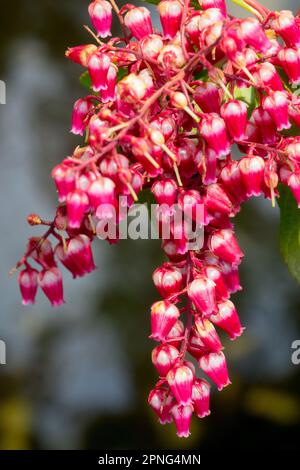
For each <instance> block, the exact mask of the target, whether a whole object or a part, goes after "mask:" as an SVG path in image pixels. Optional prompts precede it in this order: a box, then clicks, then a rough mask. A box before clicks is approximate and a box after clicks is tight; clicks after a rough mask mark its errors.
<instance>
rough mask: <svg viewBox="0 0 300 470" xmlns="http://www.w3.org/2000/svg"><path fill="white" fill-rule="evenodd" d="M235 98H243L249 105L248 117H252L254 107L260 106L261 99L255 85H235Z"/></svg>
mask: <svg viewBox="0 0 300 470" xmlns="http://www.w3.org/2000/svg"><path fill="white" fill-rule="evenodd" d="M233 94H234V98H235V99H236V100H241V101H244V102H245V103H246V105H247V106H248V118H250V116H251V114H252V111H253V110H254V108H256V107H257V106H259V101H258V97H257V92H256V90H255V88H254V87H253V86H250V87H242V88H239V87H237V86H236V87H235V88H234V93H233Z"/></svg>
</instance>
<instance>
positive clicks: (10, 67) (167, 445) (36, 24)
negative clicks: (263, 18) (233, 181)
mask: <svg viewBox="0 0 300 470" xmlns="http://www.w3.org/2000/svg"><path fill="white" fill-rule="evenodd" d="M264 3H265V4H268V5H269V6H270V7H272V8H273V9H276V8H281V9H282V8H284V9H287V8H288V7H289V8H293V9H294V10H296V8H297V6H298V0H294V1H285V2H283V0H282V1H279V0H277V1H276V2H274V1H271V0H268V1H267V0H264ZM88 4H89V2H88V0H63V1H60V2H58V1H56V0H14V1H13V2H12V1H8V0H1V20H0V21H1V28H0V79H1V80H4V81H5V82H6V85H7V104H6V105H1V106H0V155H1V171H0V187H1V191H2V197H1V198H2V204H1V219H0V220H1V231H0V237H1V241H0V246H1V292H0V296H1V297H0V298H1V309H0V340H4V341H5V342H6V345H7V364H6V365H1V366H0V449H97V448H98V449H99V448H100V449H106V448H107V449H122V450H123V449H177V448H178V449H201V450H216V449H217V450H225V449H226V450H227V451H228V450H231V449H232V450H235V449H252V450H256V449H266V448H268V447H272V448H274V449H287V450H288V449H296V447H297V445H299V431H300V425H299V423H300V419H299V414H300V407H299V404H300V398H299V386H300V380H299V377H300V376H299V371H300V365H299V366H296V365H293V364H292V361H291V354H292V349H291V344H292V342H293V341H294V340H297V339H300V316H299V310H300V309H299V307H300V298H299V287H298V286H297V284H296V283H295V282H294V281H293V279H292V278H291V277H290V275H289V273H288V271H287V268H286V266H285V265H284V264H283V261H282V259H281V257H280V254H279V252H278V210H277V209H272V208H271V205H270V203H269V202H267V201H264V200H257V201H254V202H252V203H249V204H247V205H246V206H244V208H243V211H242V213H241V214H240V215H239V217H238V220H237V232H238V236H239V240H240V244H241V246H242V248H243V249H244V251H245V252H246V257H245V260H244V263H243V265H242V271H241V277H242V282H243V285H244V291H243V292H242V293H240V294H238V295H235V298H234V299H233V300H234V301H235V302H236V304H237V306H238V309H239V313H240V316H241V319H242V322H243V324H244V326H246V332H245V334H244V336H243V337H241V338H240V339H239V340H237V341H236V342H234V343H230V342H229V341H225V346H226V355H227V357H228V362H229V370H230V375H231V380H232V386H230V387H228V388H227V389H225V390H224V391H223V392H222V393H214V394H213V397H212V414H211V416H210V417H209V418H206V419H205V420H202V421H199V420H198V421H197V420H196V419H195V421H193V424H192V436H191V438H190V439H188V440H179V439H178V438H177V437H176V434H175V429H174V427H173V426H172V425H171V426H168V427H162V426H160V425H159V424H158V423H157V422H156V418H155V416H154V414H152V412H151V410H149V409H148V406H147V403H146V402H147V395H148V391H149V390H150V388H151V387H152V386H153V384H154V383H155V380H156V373H155V371H154V370H153V368H152V365H151V359H150V352H151V348H152V346H153V344H152V343H151V341H149V340H148V339H147V336H148V334H149V306H150V305H151V303H152V302H153V301H154V300H156V299H157V294H156V292H155V290H154V288H153V286H152V282H151V274H152V271H153V269H154V268H155V267H156V266H157V265H158V264H159V263H161V261H162V255H161V252H160V248H159V243H158V242H157V241H147V242H145V241H143V242H142V241H138V242H132V241H129V240H128V241H122V242H121V243H120V244H119V245H118V246H113V247H110V246H108V245H107V244H105V243H104V242H100V241H99V242H96V243H95V246H94V252H95V257H96V260H97V265H98V267H99V269H98V270H97V271H96V272H94V273H93V274H92V275H91V276H88V277H87V278H84V279H82V280H79V281H73V280H71V278H70V276H69V275H68V273H65V292H66V300H67V303H66V305H65V306H64V307H62V308H60V309H58V310H52V309H51V308H50V307H49V306H48V304H47V301H46V300H45V299H44V298H43V297H42V296H40V297H39V298H38V302H37V305H36V306H35V307H32V308H27V309H25V308H23V307H22V306H21V303H20V299H19V293H18V286H17V277H16V276H15V277H14V278H9V277H8V274H7V273H8V271H9V269H10V268H11V267H12V266H13V265H14V263H15V262H16V260H17V259H18V258H19V257H20V256H21V255H22V252H23V250H24V244H25V243H26V239H27V237H28V236H30V235H32V234H33V233H36V234H38V233H39V232H38V229H37V230H36V231H34V230H31V229H30V228H29V227H28V226H27V224H26V219H25V218H26V215H27V214H28V213H31V212H37V213H40V214H41V215H43V217H44V218H47V217H49V218H50V217H51V216H52V214H53V211H54V209H55V206H56V194H55V190H54V186H53V184H52V181H51V178H50V176H49V173H50V170H51V168H52V167H53V166H54V165H55V164H56V163H58V162H59V161H60V160H61V159H62V158H64V157H65V156H66V155H68V153H69V152H71V151H72V149H73V147H74V146H76V145H78V144H79V143H80V141H79V139H77V138H75V137H74V136H72V135H71V134H70V133H69V129H70V117H71V110H72V104H73V102H74V101H75V100H76V99H77V98H78V97H81V96H84V94H85V90H84V89H82V88H81V87H80V85H79V82H78V76H79V75H80V73H81V69H80V67H79V66H76V65H74V64H71V63H70V62H68V61H67V60H66V59H65V58H64V51H65V49H66V48H67V47H68V46H72V45H78V44H81V43H86V42H88V41H90V38H89V37H88V35H87V33H86V32H85V30H84V29H83V27H82V24H86V23H88V21H89V19H88V14H87V6H88ZM118 4H121V2H118ZM151 8H152V7H151ZM231 10H232V11H235V12H237V11H239V13H240V12H241V10H240V9H238V8H237V7H234V6H233V7H231Z"/></svg>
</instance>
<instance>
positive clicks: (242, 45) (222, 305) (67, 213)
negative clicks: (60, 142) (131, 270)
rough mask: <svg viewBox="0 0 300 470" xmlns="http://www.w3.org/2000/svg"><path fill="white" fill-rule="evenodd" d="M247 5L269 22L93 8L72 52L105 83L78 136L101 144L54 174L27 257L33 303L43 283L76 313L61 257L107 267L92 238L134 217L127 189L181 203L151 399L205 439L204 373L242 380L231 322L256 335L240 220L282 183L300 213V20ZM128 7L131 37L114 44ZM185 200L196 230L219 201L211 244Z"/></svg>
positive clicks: (184, 6) (220, 13)
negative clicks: (240, 310)
mask: <svg viewBox="0 0 300 470" xmlns="http://www.w3.org/2000/svg"><path fill="white" fill-rule="evenodd" d="M243 4H244V5H246V6H247V5H248V6H249V9H250V11H252V13H254V17H250V18H247V19H239V18H234V17H232V16H230V15H229V14H228V13H227V9H226V4H225V1H224V0H199V6H197V7H196V6H195V2H194V3H193V5H194V6H191V5H190V2H189V0H162V1H160V2H159V4H158V6H157V10H158V14H159V17H160V21H161V26H162V30H161V31H158V30H156V28H154V26H153V24H152V21H151V15H150V11H149V10H148V9H147V8H146V7H144V6H138V7H137V6H134V5H131V4H127V5H125V6H124V7H123V8H122V9H121V10H119V8H118V7H117V5H116V4H115V2H114V1H111V2H108V1H106V0H95V1H93V2H92V3H91V4H90V6H89V10H88V11H89V15H90V19H91V23H92V25H93V28H94V30H91V29H90V28H88V27H86V29H87V30H88V32H89V33H90V35H91V43H90V44H87V45H81V46H76V47H71V48H69V49H68V50H67V52H66V56H67V57H68V59H70V60H71V61H73V62H76V63H77V64H79V65H80V66H82V67H83V68H85V69H86V70H87V72H85V75H84V77H85V78H88V79H89V81H90V92H89V93H90V94H88V96H85V97H84V98H80V99H79V100H78V101H76V103H75V105H74V110H73V117H72V132H73V133H74V134H79V135H81V136H83V135H85V144H84V146H82V147H77V148H76V149H75V151H74V152H73V154H72V155H71V156H69V157H67V158H66V159H65V160H63V161H62V162H61V163H60V164H59V165H57V166H56V167H55V168H54V169H53V172H52V177H53V180H54V182H55V185H56V188H57V192H58V198H59V205H58V208H57V211H56V215H55V218H54V220H53V221H51V222H47V221H43V220H42V219H41V218H40V217H39V216H37V215H34V214H33V215H31V216H29V218H28V221H29V223H30V224H31V225H41V224H43V225H46V226H47V231H46V233H45V235H44V236H42V237H40V238H31V239H30V240H29V244H28V248H27V250H26V252H25V255H24V256H23V258H22V259H21V260H20V261H19V263H18V264H17V267H18V268H19V267H22V270H21V271H20V274H19V285H20V289H21V293H22V297H23V303H24V304H30V303H33V302H34V300H35V296H36V292H37V289H38V286H40V287H41V289H42V290H43V291H44V293H45V294H46V296H47V297H48V298H49V300H50V302H51V303H52V305H55V306H57V305H60V304H62V303H63V301H64V300H63V285H62V274H61V270H60V267H59V264H61V265H63V266H64V267H65V268H67V270H69V271H70V272H71V273H72V275H73V276H74V278H75V277H81V276H84V275H86V274H88V273H90V272H91V271H92V270H94V268H95V265H94V261H93V255H92V251H91V242H92V240H93V239H94V237H95V236H96V235H97V234H98V233H99V231H101V228H103V226H104V225H105V224H106V223H107V222H108V221H109V220H110V219H111V217H112V208H114V209H115V210H116V211H117V219H116V221H115V223H116V225H118V224H119V222H120V217H118V200H119V198H120V196H127V199H126V200H127V204H128V207H131V206H132V205H133V204H134V203H135V202H136V201H138V198H139V193H140V192H141V191H142V190H146V189H148V190H150V191H151V192H152V193H153V195H154V197H155V199H156V202H157V204H158V205H159V206H164V207H167V208H168V207H169V209H170V210H164V212H163V216H162V220H161V224H162V225H163V223H164V222H165V221H166V220H168V221H169V222H170V221H171V228H172V229H171V233H170V235H169V237H167V238H163V240H162V249H163V251H164V253H165V255H166V257H167V258H168V261H167V262H165V263H164V264H163V265H162V266H161V267H159V268H158V269H156V270H155V272H154V274H153V281H154V284H155V286H156V287H157V290H158V292H159V294H160V296H161V298H162V300H159V301H158V302H155V303H154V304H153V305H152V308H151V338H153V340H155V341H156V342H158V345H157V346H156V347H155V349H154V350H153V353H152V361H153V364H154V366H155V368H156V369H157V372H158V375H159V380H158V382H157V384H156V385H155V387H154V389H153V390H152V391H151V392H150V395H149V400H148V401H149V404H150V406H151V407H152V408H153V410H154V411H155V413H156V414H157V415H158V418H159V421H160V422H161V423H162V424H164V423H169V422H172V421H173V422H174V423H175V425H176V428H177V434H178V436H179V437H187V436H188V435H189V425H190V421H191V417H192V415H193V413H194V414H195V415H197V416H198V417H200V418H203V417H205V416H207V415H208V414H209V413H210V405H209V398H210V384H209V383H208V382H207V381H206V380H204V379H203V378H199V374H198V372H197V373H196V365H197V369H198V370H200V371H202V372H204V373H205V374H206V376H208V378H209V379H211V381H212V382H213V383H215V384H216V386H217V388H218V390H222V389H223V388H224V387H226V386H227V385H228V384H229V383H230V380H229V377H228V371H227V365H226V358H225V355H224V353H223V347H222V344H221V341H220V338H219V336H218V333H217V329H218V328H220V329H221V330H224V331H225V332H226V333H227V334H228V335H229V337H230V339H232V340H234V339H236V338H237V337H239V336H240V335H241V334H242V332H243V328H242V326H241V324H240V321H239V318H238V314H237V311H236V309H235V306H234V304H233V303H232V301H231V300H230V296H231V294H233V293H234V292H237V291H238V290H240V289H241V286H240V282H239V275H238V267H239V264H240V263H241V260H242V258H243V253H242V251H241V249H240V248H239V246H238V242H237V240H236V237H235V233H234V226H233V222H232V220H233V218H234V216H235V215H236V214H237V213H238V212H239V210H240V207H241V204H242V203H243V202H245V201H247V200H248V199H249V198H250V197H252V196H260V195H263V196H264V197H266V198H268V199H270V200H271V201H272V204H273V205H274V204H275V200H276V197H278V184H279V182H281V183H283V184H285V185H287V186H289V187H290V189H291V191H292V192H293V194H294V196H295V198H296V200H297V202H298V205H299V206H300V138H299V137H288V136H287V130H288V129H290V128H291V126H294V128H295V129H297V127H298V128H299V127H300V100H299V99H298V98H297V96H296V94H295V93H293V91H292V90H293V87H295V85H297V84H300V19H299V18H297V17H295V16H294V15H293V14H292V12H290V11H281V12H271V11H269V10H268V9H267V8H265V7H263V6H262V5H260V4H259V3H257V2H256V1H255V0H245V1H244V2H243ZM113 14H115V15H116V16H117V17H118V19H119V21H120V24H121V27H122V31H123V32H122V37H113V38H110V36H111V25H112V17H113ZM104 38H108V39H106V42H104V41H103V39H104ZM249 97H251V99H248V98H249ZM294 134H295V133H294ZM296 134H297V132H296ZM174 204H177V205H178V206H180V208H181V209H182V210H183V211H187V209H188V208H189V209H191V211H190V217H191V223H192V224H193V222H195V220H196V219H194V214H195V212H196V210H197V207H198V206H201V207H203V208H204V214H203V220H202V228H203V231H204V241H203V246H202V247H201V248H199V249H196V250H191V249H190V248H189V243H188V242H189V240H188V239H187V235H186V231H185V227H184V226H183V225H182V224H179V223H178V222H175V221H174V220H173V217H174V213H173V210H172V207H173V205H174ZM117 233H118V232H117ZM50 239H52V240H56V246H55V247H53V246H52V242H51V241H50ZM117 241H118V236H116V237H112V238H110V239H109V242H110V243H116V242H117ZM32 262H35V266H39V268H38V267H33V266H32ZM30 263H31V264H30ZM187 355H189V357H190V360H189V358H188V356H187Z"/></svg>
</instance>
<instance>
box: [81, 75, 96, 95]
mask: <svg viewBox="0 0 300 470" xmlns="http://www.w3.org/2000/svg"><path fill="white" fill-rule="evenodd" d="M79 81H80V85H82V86H83V87H85V88H87V89H88V90H89V91H93V89H92V82H91V78H90V75H89V73H88V72H84V73H83V74H81V75H80V78H79Z"/></svg>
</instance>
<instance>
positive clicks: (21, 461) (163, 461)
mask: <svg viewBox="0 0 300 470" xmlns="http://www.w3.org/2000/svg"><path fill="white" fill-rule="evenodd" d="M291 454H292V451H289V450H287V451H286V452H280V451H279V452H278V451H277V450H276V449H273V450H267V449H266V450H264V451H261V452H256V451H254V450H251V449H249V450H245V451H244V452H239V451H238V450H237V449H234V448H232V449H226V451H225V450H223V449H222V451H221V452H219V453H218V449H217V446H216V450H215V451H213V452H207V451H204V452H201V451H195V452H194V451H177V450H164V451H160V450H145V451H128V450H124V451H114V450H105V451H103V450H101V451H94V450H93V451H76V450H74V451H72V450H70V451H56V450H54V451H51V450H45V451H0V468H4V469H6V468H9V467H10V466H11V465H12V466H13V465H15V466H22V467H26V466H27V465H28V466H29V465H30V468H35V466H36V467H38V468H41V466H43V465H44V466H47V467H51V466H54V465H57V464H59V465H64V464H66V465H68V467H69V468H72V467H73V468H77V467H78V468H84V469H85V468H86V467H87V468H97V467H98V468H101V467H103V466H105V467H107V466H117V467H120V468H137V466H138V467H140V466H141V465H144V466H147V465H148V466H157V465H173V466H175V467H176V466H179V465H180V466H182V465H183V466H185V467H189V466H191V465H193V466H195V465H196V466H197V465H202V467H204V468H211V466H212V465H214V464H221V465H224V464H227V465H235V464H238V466H239V467H240V466H241V465H243V464H245V463H247V465H249V463H250V464H252V463H253V464H255V465H258V464H262V463H263V462H265V461H266V462H268V463H269V464H270V463H272V462H273V461H276V463H277V464H278V463H279V462H281V461H282V462H284V464H285V466H286V465H287V463H288V461H289V455H291ZM293 458H294V457H293V456H292V455H291V462H292V461H293Z"/></svg>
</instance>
